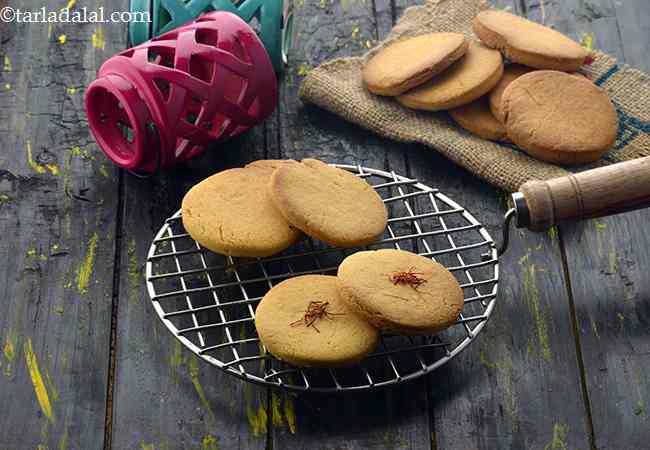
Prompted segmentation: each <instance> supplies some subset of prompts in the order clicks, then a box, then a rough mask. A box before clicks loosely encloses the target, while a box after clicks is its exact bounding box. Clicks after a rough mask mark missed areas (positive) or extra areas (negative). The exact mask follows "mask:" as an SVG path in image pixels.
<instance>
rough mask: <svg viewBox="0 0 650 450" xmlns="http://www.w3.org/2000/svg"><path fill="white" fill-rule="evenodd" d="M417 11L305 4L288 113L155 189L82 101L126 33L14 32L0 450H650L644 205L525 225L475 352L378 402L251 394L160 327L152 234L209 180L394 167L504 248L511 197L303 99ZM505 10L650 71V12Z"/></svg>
mask: <svg viewBox="0 0 650 450" xmlns="http://www.w3.org/2000/svg"><path fill="white" fill-rule="evenodd" d="M2 3H3V2H2V1H0V5H1V4H2ZM10 3H11V2H10ZM57 3H61V2H54V1H51V2H49V3H48V5H50V6H51V8H52V9H57V8H60V7H61V6H64V5H61V4H57ZM411 4H412V2H411V1H410V0H374V1H372V2H370V1H364V0H341V1H339V0H296V1H295V7H296V17H295V28H296V38H295V40H294V46H293V48H292V50H291V55H290V59H291V66H290V67H289V68H288V69H287V72H286V73H285V75H284V76H283V77H282V81H281V94H280V99H281V101H280V105H279V107H278V110H277V111H276V112H275V113H274V115H273V116H272V117H271V118H270V119H269V120H268V121H267V122H266V123H265V124H264V125H262V126H258V127H257V128H255V129H254V130H252V131H251V132H249V133H247V134H246V135H245V136H243V137H240V138H238V139H236V140H233V141H232V142H230V143H228V144H226V145H221V146H219V147H215V148H213V149H212V150H211V151H208V152H207V153H206V155H205V156H203V157H201V158H200V159H198V160H196V161H193V162H191V163H189V165H187V166H184V167H180V168H178V169H175V170H173V171H171V172H168V173H166V174H164V175H163V176H160V177H158V178H155V179H152V180H145V181H143V180H138V179H134V178H132V177H130V176H128V175H126V174H123V173H120V172H119V171H118V170H116V169H114V168H113V166H112V165H111V164H110V163H109V162H108V161H107V160H106V159H105V158H104V156H103V155H102V154H101V153H100V152H99V150H98V149H97V147H96V145H95V144H94V141H93V139H92V137H91V136H90V135H89V133H88V131H87V128H86V122H85V114H84V113H83V108H82V103H81V99H82V98H83V97H82V96H83V87H84V86H86V85H87V84H88V83H89V82H90V81H91V80H92V78H93V77H94V73H95V70H96V68H97V67H98V66H99V64H101V62H103V61H104V60H105V59H106V58H108V57H109V56H110V55H111V54H112V53H114V52H115V51H117V50H118V49H121V48H123V46H124V45H125V42H126V39H125V36H126V33H125V29H124V27H120V26H116V25H111V27H106V28H104V30H103V32H104V35H103V39H104V40H105V43H106V44H105V48H104V49H103V50H101V49H98V48H94V47H93V46H92V44H91V41H92V40H91V36H92V35H93V33H96V32H97V30H96V27H95V26H94V25H83V26H75V27H71V26H70V27H62V26H54V27H53V29H52V30H48V27H47V25H46V24H45V25H42V26H40V25H38V26H37V25H31V26H27V25H22V26H18V25H6V24H5V25H4V26H2V27H0V42H2V44H1V47H0V58H2V60H0V70H1V71H0V102H1V103H0V104H2V106H3V108H2V109H0V145H1V147H2V150H0V231H2V236H3V238H2V239H1V240H0V260H1V261H3V263H4V264H3V265H2V266H1V267H0V294H1V295H2V299H3V302H2V303H0V344H1V345H2V353H0V363H1V366H0V405H2V406H0V448H5V447H6V448H12V449H13V448H80V449H86V448H101V447H102V446H104V447H105V448H109V447H110V448H115V449H145V450H149V449H165V448H167V449H172V448H202V449H212V448H278V449H285V448H287V449H290V448H309V449H311V448H327V449H329V448H345V449H356V448H359V449H360V448H378V449H379V448H381V449H383V448H395V449H402V448H404V449H405V448H417V449H425V448H426V449H428V448H468V449H469V448H472V449H473V448H480V449H490V448H534V449H537V448H539V449H564V448H581V449H582V448H594V447H597V448H622V449H627V448H643V447H644V444H645V442H646V441H647V440H648V438H649V437H650V432H649V430H650V427H648V413H647V408H646V405H647V404H648V401H650V398H649V392H650V386H649V385H648V381H647V380H648V378H647V376H645V372H646V370H647V369H648V359H647V355H648V354H649V353H650V349H649V345H650V339H649V338H648V333H647V329H648V326H647V325H648V317H649V309H648V302H649V301H650V300H649V297H650V295H649V291H650V285H649V284H650V281H649V280H648V278H647V276H646V274H647V272H648V268H650V260H649V259H648V258H649V257H648V251H647V248H648V247H649V246H648V239H649V238H648V237H647V233H645V230H647V227H648V226H647V223H648V220H649V219H650V217H649V215H648V214H649V213H648V212H647V211H644V212H636V213H629V214H625V215H621V216H618V217H614V218H608V219H600V220H594V221H590V222H585V223H582V224H573V225H567V226H562V227H560V229H559V230H554V231H553V232H551V233H549V234H533V233H531V232H526V231H520V232H516V233H515V234H514V236H513V240H512V242H511V246H510V249H509V250H508V253H507V254H506V255H505V256H504V257H503V258H502V260H501V262H502V273H501V280H502V281H501V283H500V295H499V298H498V303H497V309H496V311H495V313H494V316H493V319H492V320H491V321H490V323H489V324H488V326H487V327H486V328H485V330H484V332H483V333H482V335H481V336H480V337H479V339H478V340H477V342H476V343H474V344H473V345H472V346H470V347H469V348H468V349H467V350H466V351H465V352H463V353H462V354H461V355H460V356H459V357H458V358H457V359H455V360H454V361H452V362H451V363H450V364H448V365H447V366H446V367H444V368H442V369H441V370H439V371H438V372H437V373H434V374H433V375H432V376H430V377H427V378H426V379H422V380H419V381H416V382H412V383H407V384H405V385H404V386H401V387H398V388H395V389H390V390H382V391H377V392H373V393H370V394H367V395H366V394H361V395H353V396H345V397H344V396H334V397H321V396H317V397H315V396H300V397H295V396H292V395H287V394H283V393H278V392H275V391H271V390H268V389H264V388H259V387H256V386H252V385H249V384H245V383H243V382H241V381H239V380H238V379H235V378H234V377H231V376H228V375H225V374H222V373H221V372H219V371H217V370H215V369H213V368H211V367H210V366H208V365H207V364H204V363H202V362H201V361H199V360H198V359H196V358H194V357H193V356H192V355H191V354H190V352H188V351H186V350H185V349H183V348H182V347H181V346H180V344H178V343H177V342H176V341H174V339H173V338H172V337H171V336H170V335H169V333H168V332H167V331H166V329H165V328H164V327H163V326H162V325H161V324H160V323H159V321H158V319H157V317H156V316H155V314H154V312H153V309H152V308H151V305H150V304H149V301H148V297H147V294H146V290H145V288H144V284H143V261H144V259H145V255H146V252H147V249H148V246H149V243H150V240H151V238H152V236H153V234H154V233H155V231H156V230H157V229H158V227H159V226H160V225H161V224H162V222H163V221H164V219H165V218H166V217H168V216H169V215H171V214H172V213H173V212H174V211H175V210H176V209H177V208H178V205H179V203H180V199H181V198H182V196H183V194H184V193H185V192H186V191H187V190H188V189H189V187H190V186H192V185H193V184H194V183H196V182H197V181H199V180H201V179H203V178H205V177H206V176H209V175H210V174H212V173H214V172H217V171H219V170H222V169H225V168H230V167H236V166H240V165H242V164H245V163H247V162H249V161H252V160H254V159H259V158H278V157H282V158H303V157H318V158H321V159H323V160H325V161H328V162H342V163H355V164H356V163H359V164H363V165H365V166H368V167H375V168H381V169H385V170H395V171H396V172H397V173H400V174H404V175H407V176H413V177H417V178H419V179H420V180H421V181H423V182H424V183H426V184H429V185H432V186H435V187H438V188H440V189H441V191H442V192H445V193H447V194H448V195H450V196H451V197H452V198H453V199H454V200H456V201H457V202H459V203H460V204H462V205H463V206H465V207H467V208H468V209H469V210H470V211H472V212H474V213H475V215H476V216H477V217H478V218H479V219H480V220H481V221H483V222H484V223H485V224H486V226H487V228H488V230H489V231H490V233H491V234H492V235H493V236H495V237H497V236H499V232H500V228H501V216H502V214H503V212H504V211H505V205H504V198H505V197H504V195H503V194H502V193H500V192H498V191H496V190H495V189H493V188H491V187H489V186H487V185H486V184H485V183H483V182H481V181H479V180H476V179H475V178H473V177H472V176H471V175H470V174H468V173H467V172H465V171H464V170H463V169H460V168H458V167H457V166H455V165H454V164H452V163H450V162H448V161H446V160H444V159H443V158H441V157H440V156H439V155H437V154H435V153H433V152H432V151H431V150H428V149H425V148H423V147H421V146H414V145H404V144H396V143H393V142H389V141H385V140H383V139H381V138H378V137H376V136H374V135H372V134H370V133H368V132H366V131H363V130H360V129H358V128H355V127H354V126H352V125H350V124H348V123H347V122H345V121H343V120H341V119H339V118H337V117H335V116H333V115H331V114H329V113H326V112H324V111H321V110H319V109H317V108H314V107H310V106H304V105H302V103H301V102H300V101H299V100H298V98H297V89H298V86H299V83H300V82H301V78H302V77H303V76H304V75H305V74H306V73H307V72H308V71H309V70H310V69H311V68H312V67H314V66H316V65H318V64H319V63H321V62H323V61H325V60H327V59H329V58H332V57H337V56H345V55H355V54H360V53H361V52H363V51H365V49H366V48H368V47H369V46H372V45H374V44H375V43H376V41H377V40H378V39H381V38H383V37H384V36H385V35H386V34H387V33H388V31H389V29H390V27H391V26H392V24H393V23H394V21H395V19H396V17H398V16H399V14H401V12H402V11H403V10H404V9H405V8H406V7H408V6H410V5H411ZM40 6H41V5H40V4H37V3H36V2H33V1H29V2H22V4H21V7H23V8H28V7H29V8H33V9H36V8H38V7H40ZM83 6H87V7H89V8H91V9H92V8H94V7H97V6H99V4H98V3H94V2H92V1H91V2H84V5H83ZM497 6H499V7H505V8H509V9H510V10H511V11H513V12H515V13H518V14H521V15H526V16H528V17H530V18H532V19H535V20H538V21H539V20H541V19H542V17H543V19H544V21H545V23H546V24H549V25H552V26H554V27H556V28H557V29H559V30H560V31H563V32H566V33H568V34H569V35H571V36H572V37H573V38H576V39H582V40H583V42H585V43H588V42H591V43H592V45H593V46H594V47H595V48H599V49H602V50H604V51H607V52H609V53H611V54H613V55H615V56H616V57H618V58H619V59H621V60H625V61H627V62H628V63H630V64H632V65H634V66H636V67H639V68H641V69H644V70H650V67H648V62H647V56H648V53H647V51H648V50H647V48H648V45H647V44H648V36H649V35H650V33H649V32H648V28H647V27H648V23H650V21H648V19H649V18H650V5H648V4H647V2H643V1H642V0H634V1H632V0H624V1H616V0H590V1H584V0H572V1H567V2H558V1H549V0H546V1H528V0H500V1H499V2H497ZM111 7H112V8H114V9H116V10H120V9H122V10H123V9H126V7H127V5H126V2H125V1H121V2H119V4H112V5H111ZM62 34H66V37H67V39H66V43H65V44H60V41H59V36H61V35H62ZM5 56H7V58H5ZM80 74H81V77H80V76H79V75H80ZM7 86H9V87H7ZM7 237H9V238H7ZM114 273H115V275H116V277H115V280H114V277H113V275H114ZM112 312H114V317H113V318H112V320H111V313H112ZM111 325H113V326H114V327H115V328H114V330H113V334H112V335H111ZM111 337H113V338H114V341H113V342H112V343H111ZM111 351H113V352H114V353H111ZM109 361H111V363H112V364H110V365H109ZM109 380H110V384H109V385H107V382H108V381H109ZM107 393H108V395H107ZM6 405H10V406H9V407H7V406H6ZM105 435H106V437H107V438H108V439H106V440H104V436H105ZM39 446H41V447H39Z"/></svg>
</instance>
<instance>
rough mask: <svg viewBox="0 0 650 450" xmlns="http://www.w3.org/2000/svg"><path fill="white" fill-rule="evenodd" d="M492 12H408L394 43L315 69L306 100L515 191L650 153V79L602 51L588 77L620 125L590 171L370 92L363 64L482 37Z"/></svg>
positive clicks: (437, 4)
mask: <svg viewBox="0 0 650 450" xmlns="http://www.w3.org/2000/svg"><path fill="white" fill-rule="evenodd" d="M489 7H490V5H489V4H488V3H486V2H485V1H483V0H427V2H426V3H425V4H424V5H422V6H414V7H411V8H408V9H407V10H406V11H404V14H403V16H402V17H401V18H400V19H399V21H398V22H397V24H396V25H395V27H394V28H393V29H392V31H391V33H390V34H389V35H388V38H387V39H386V40H385V41H383V42H381V43H380V44H379V45H378V46H377V47H375V48H374V49H372V50H370V51H369V52H368V53H366V54H365V55H363V56H361V57H351V58H340V59H335V60H332V61H329V62H326V63H324V64H322V65H320V66H319V67H317V68H315V69H313V70H312V71H310V72H309V73H308V74H307V76H306V78H305V79H304V80H303V83H302V85H301V87H300V97H301V98H302V100H303V101H305V102H309V103H313V104H315V105H318V106H320V107H321V108H324V109H326V110H328V111H331V112H333V113H335V114H338V115H339V116H341V117H343V118H345V119H346V120H349V121H350V122H353V123H355V124H357V125H359V126H361V127H363V128H367V129H369V130H371V131H374V132H375V133H377V134H379V135H381V136H384V137H386V138H389V139H394V140H397V141H401V142H416V143H421V144H424V145H426V146H428V147H430V148H432V149H434V150H436V151H438V152H440V153H442V154H443V155H445V156H446V157H448V158H450V159H451V160H453V161H455V162H456V163H458V164H460V165H461V166H463V167H465V168H467V169H468V170H469V171H471V172H473V173H474V174H476V175H478V176H479V177H481V178H483V179H485V180H487V181H488V182H490V183H492V184H494V185H496V186H498V187H500V188H502V189H505V190H507V191H510V192H513V191H516V190H517V189H518V188H519V186H520V185H521V184H523V183H525V182H526V181H528V180H533V179H537V180H543V179H549V178H555V177H558V176H562V175H565V174H567V173H568V170H571V171H574V172H575V171H580V170H585V169H587V168H591V167H593V166H599V165H607V164H612V163H615V162H620V161H626V160H630V159H634V158H639V157H642V156H648V155H650V77H649V76H648V75H647V74H645V73H643V72H641V71H639V70H635V69H632V68H630V67H628V66H621V65H619V64H618V63H617V62H616V59H614V58H613V57H611V56H609V55H606V54H604V53H602V52H598V51H595V52H593V54H592V58H593V61H591V63H590V64H588V65H585V66H583V68H582V69H581V72H582V73H583V74H584V75H586V76H587V77H588V78H589V79H591V80H592V81H594V82H595V83H596V84H597V85H599V86H601V87H603V88H604V89H605V90H606V91H607V92H608V93H609V95H610V98H611V99H612V101H613V102H614V105H615V106H616V109H617V111H618V115H619V122H620V123H619V130H618V136H617V139H616V143H615V144H614V146H613V147H612V149H610V151H609V152H608V153H607V154H606V155H605V156H604V157H603V158H601V160H599V161H598V162H596V163H595V164H591V165H589V166H585V167H578V168H571V169H567V168H563V167H560V166H556V165H553V164H549V163H546V162H543V161H538V160H536V159H533V158H531V157H529V156H527V155H526V154H525V153H523V152H522V151H520V150H519V149H518V148H517V147H515V146H513V145H508V144H502V143H496V142H490V141H487V140H484V139H481V138H478V137H476V136H473V135H471V134H470V133H468V132H466V131H465V130H463V129H461V128H459V127H458V126H457V125H455V124H454V123H453V121H452V120H451V119H450V118H449V116H448V114H447V113H445V112H438V113H431V112H420V111H412V110H410V109H408V108H405V107H403V106H401V105H400V104H398V103H397V102H396V101H395V100H393V99H391V98H385V97H379V96H375V95H373V94H370V93H369V92H368V91H367V90H366V89H365V88H364V86H363V83H362V79H361V68H362V65H363V62H364V60H365V59H366V58H368V57H369V56H370V55H372V54H373V53H374V52H376V51H377V50H378V49H380V48H382V47H383V46H385V45H387V44H389V43H390V42H392V41H394V40H396V39H400V38H402V37H404V36H414V35H418V34H424V33H430V32H436V31H455V32H461V33H464V34H466V35H467V36H471V37H472V38H474V39H476V37H475V36H474V35H473V34H472V29H471V23H472V19H473V18H474V17H475V16H476V14H477V13H478V12H479V11H481V10H483V9H486V8H489Z"/></svg>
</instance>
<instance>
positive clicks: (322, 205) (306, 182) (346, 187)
mask: <svg viewBox="0 0 650 450" xmlns="http://www.w3.org/2000/svg"><path fill="white" fill-rule="evenodd" d="M269 190H270V193H271V198H272V199H273V201H274V202H275V205H276V206H277V208H278V210H280V212H281V213H282V215H284V217H285V218H286V220H287V221H288V222H289V223H290V224H292V225H293V226H295V227H296V228H298V229H300V230H302V231H304V232H305V233H306V234H307V235H309V236H312V237H314V238H317V239H320V240H321V241H323V242H326V243H328V244H333V245H337V246H340V247H355V246H359V245H365V244H369V243H370V242H373V241H375V240H377V238H379V237H380V236H381V235H382V234H383V232H384V229H385V228H386V222H387V219H388V213H387V211H386V207H385V206H384V202H383V201H382V199H381V197H380V196H379V194H377V192H376V191H375V190H374V189H373V188H372V186H370V185H369V184H368V183H366V182H365V181H364V180H362V179H361V178H359V177H357V176H355V175H353V174H352V173H350V172H348V171H347V170H343V169H337V168H334V167H331V166H329V165H327V164H325V163H324V162H321V161H318V160H315V159H304V160H302V162H301V163H294V164H286V165H283V166H281V167H279V168H278V170H276V171H275V172H274V174H273V176H272V177H271V183H270V184H269Z"/></svg>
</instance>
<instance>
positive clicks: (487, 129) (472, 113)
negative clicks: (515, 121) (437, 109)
mask: <svg viewBox="0 0 650 450" xmlns="http://www.w3.org/2000/svg"><path fill="white" fill-rule="evenodd" d="M449 115H451V117H452V118H453V119H454V121H455V122H456V123H457V124H458V125H460V126H461V127H462V128H464V129H466V130H467V131H469V132H470V133H473V134H475V135H477V136H479V137H482V138H483V139H489V140H491V141H503V140H507V135H506V128H505V127H504V126H503V124H502V123H501V122H499V121H498V120H497V119H496V117H494V115H493V114H492V111H490V105H489V103H488V98H487V96H486V95H484V96H483V97H481V98H479V99H478V100H474V101H473V102H472V103H468V104H467V105H463V106H459V107H458V108H455V109H451V110H449Z"/></svg>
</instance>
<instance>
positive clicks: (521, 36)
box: [472, 10, 589, 72]
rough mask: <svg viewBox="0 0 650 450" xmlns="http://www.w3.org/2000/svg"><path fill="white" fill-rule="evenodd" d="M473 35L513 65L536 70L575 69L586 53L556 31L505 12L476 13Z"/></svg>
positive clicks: (578, 45) (581, 62) (571, 70)
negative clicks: (498, 51)
mask: <svg viewBox="0 0 650 450" xmlns="http://www.w3.org/2000/svg"><path fill="white" fill-rule="evenodd" d="M472 28H473V29H474V33H476V35H477V36H478V37H479V38H481V41H483V42H484V43H485V45H487V46H489V47H492V48H496V49H499V50H500V51H501V52H502V53H503V55H504V56H505V57H506V58H508V59H509V60H510V61H512V62H516V63H519V64H524V65H526V66H529V67H534V68H536V69H553V70H562V71H565V72H573V71H576V70H578V68H579V67H580V66H582V65H583V64H584V62H585V59H586V58H587V56H589V52H588V51H587V50H586V49H585V48H583V47H582V46H581V45H580V44H578V43H577V42H575V41H573V40H572V39H570V38H568V37H567V36H565V35H563V34H562V33H560V32H559V31H555V30H553V29H552V28H549V27H545V26H544V25H540V24H538V23H536V22H532V21H530V20H528V19H524V18H523V17H519V16H516V15H514V14H510V13H507V12H505V11H498V10H488V11H482V12H480V13H478V15H477V16H476V17H475V18H474V21H473V22H472Z"/></svg>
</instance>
